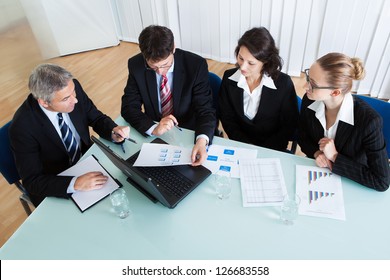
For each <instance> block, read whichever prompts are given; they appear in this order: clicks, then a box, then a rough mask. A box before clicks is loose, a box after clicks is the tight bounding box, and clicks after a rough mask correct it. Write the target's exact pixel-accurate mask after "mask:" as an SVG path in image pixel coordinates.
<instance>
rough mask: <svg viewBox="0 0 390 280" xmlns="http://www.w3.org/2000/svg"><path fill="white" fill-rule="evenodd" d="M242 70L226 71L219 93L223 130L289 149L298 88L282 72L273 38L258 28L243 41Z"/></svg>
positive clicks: (240, 47)
mask: <svg viewBox="0 0 390 280" xmlns="http://www.w3.org/2000/svg"><path fill="white" fill-rule="evenodd" d="M235 55H236V58H237V67H236V68H234V69H230V70H227V71H225V73H224V76H223V79H222V84H221V89H220V92H219V98H218V100H219V101H218V102H219V108H220V119H221V122H222V126H223V128H224V130H225V132H226V134H227V135H228V137H229V138H230V139H233V140H237V141H241V142H246V143H250V144H254V145H258V146H262V147H266V148H271V149H275V150H279V151H285V150H286V148H287V144H288V141H289V139H291V137H292V135H293V134H294V132H295V130H296V128H297V122H298V117H299V111H298V105H297V98H296V93H295V89H294V84H293V82H292V80H291V78H290V76H288V75H287V74H284V73H282V72H280V70H281V68H282V59H281V57H280V56H279V50H278V49H277V48H276V46H275V41H274V39H273V38H272V36H271V34H270V33H269V32H268V30H267V29H266V28H264V27H258V28H253V29H250V30H248V31H246V32H245V33H244V35H243V36H242V37H241V38H240V39H239V40H238V45H237V47H236V50H235Z"/></svg>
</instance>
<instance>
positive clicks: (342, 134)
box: [334, 121, 353, 151]
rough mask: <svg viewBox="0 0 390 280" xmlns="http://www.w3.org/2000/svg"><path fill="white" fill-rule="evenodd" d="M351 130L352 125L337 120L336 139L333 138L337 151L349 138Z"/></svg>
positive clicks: (341, 148)
mask: <svg viewBox="0 0 390 280" xmlns="http://www.w3.org/2000/svg"><path fill="white" fill-rule="evenodd" d="M352 131H353V126H352V125H350V124H347V123H345V122H343V121H339V124H338V127H337V132H336V139H335V140H334V141H335V145H336V147H337V150H338V151H341V150H343V147H344V145H345V143H346V142H347V141H348V140H350V139H349V136H350V135H351V133H352Z"/></svg>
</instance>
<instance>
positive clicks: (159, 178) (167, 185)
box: [137, 167, 191, 197]
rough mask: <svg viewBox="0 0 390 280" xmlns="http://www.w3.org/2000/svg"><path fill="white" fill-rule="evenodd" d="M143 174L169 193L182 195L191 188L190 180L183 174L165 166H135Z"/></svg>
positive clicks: (177, 195)
mask: <svg viewBox="0 0 390 280" xmlns="http://www.w3.org/2000/svg"><path fill="white" fill-rule="evenodd" d="M137 168H138V169H140V170H141V171H142V172H143V173H144V174H145V175H147V176H148V177H150V178H152V180H153V181H154V182H155V183H157V184H158V185H159V186H160V188H161V187H162V188H164V189H165V190H166V191H167V192H168V193H169V194H171V195H174V196H176V197H182V196H183V194H185V193H186V192H188V190H189V189H190V188H191V182H190V181H189V180H188V179H187V178H185V177H184V176H179V175H178V174H176V173H175V172H173V170H172V171H170V170H169V169H167V168H164V169H162V168H158V167H137Z"/></svg>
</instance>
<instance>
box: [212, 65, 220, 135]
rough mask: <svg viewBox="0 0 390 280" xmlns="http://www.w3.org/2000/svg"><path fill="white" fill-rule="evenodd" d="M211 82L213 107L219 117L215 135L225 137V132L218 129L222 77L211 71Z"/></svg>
mask: <svg viewBox="0 0 390 280" xmlns="http://www.w3.org/2000/svg"><path fill="white" fill-rule="evenodd" d="M209 83H210V86H211V91H212V92H213V107H214V109H215V113H216V117H217V126H216V129H215V135H216V136H220V137H223V132H222V131H220V130H219V129H218V127H219V106H218V93H219V88H220V87H221V83H222V79H221V78H220V77H219V76H218V75H217V74H215V73H213V72H209Z"/></svg>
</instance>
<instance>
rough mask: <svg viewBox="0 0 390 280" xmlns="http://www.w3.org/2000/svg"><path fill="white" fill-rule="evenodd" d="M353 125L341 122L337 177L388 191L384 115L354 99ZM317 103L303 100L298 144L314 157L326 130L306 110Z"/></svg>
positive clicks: (335, 169)
mask: <svg viewBox="0 0 390 280" xmlns="http://www.w3.org/2000/svg"><path fill="white" fill-rule="evenodd" d="M353 100H354V126H352V125H350V124H347V123H345V122H342V121H340V122H339V124H338V127H337V131H336V137H335V139H334V142H335V146H336V150H337V151H338V153H339V154H338V156H337V158H336V161H335V162H334V164H333V170H332V172H334V173H335V174H338V175H341V176H344V177H347V178H349V179H351V180H353V181H355V182H357V183H359V184H362V185H364V186H366V187H369V188H372V189H375V190H377V191H385V190H387V189H388V188H389V184H390V169H389V163H388V158H387V152H386V143H385V140H384V136H383V120H382V118H381V116H380V115H379V114H378V113H377V112H376V111H375V110H374V109H372V108H371V107H370V106H369V105H368V104H367V103H366V102H364V101H363V100H361V99H359V98H358V97H356V96H353ZM313 102H314V101H312V100H309V99H308V98H307V96H306V95H305V96H304V97H303V100H302V107H301V117H300V122H299V140H298V143H299V145H300V147H301V149H302V151H303V152H304V153H305V154H306V155H307V156H308V157H311V158H313V157H314V153H315V152H316V151H318V141H319V140H320V139H321V138H323V137H324V129H323V127H322V125H321V123H320V122H319V120H318V119H317V118H316V117H315V112H314V111H313V110H311V109H308V108H307V107H308V106H309V105H310V104H311V103H313Z"/></svg>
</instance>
